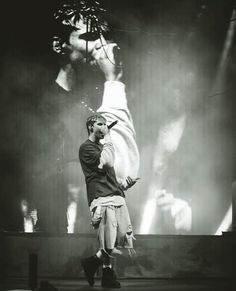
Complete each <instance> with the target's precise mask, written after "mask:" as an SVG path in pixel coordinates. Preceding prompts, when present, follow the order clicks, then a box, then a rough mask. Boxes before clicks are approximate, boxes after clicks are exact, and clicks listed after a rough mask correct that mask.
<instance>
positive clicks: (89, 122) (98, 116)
mask: <svg viewBox="0 0 236 291" xmlns="http://www.w3.org/2000/svg"><path fill="white" fill-rule="evenodd" d="M99 119H103V120H104V121H106V118H105V117H103V116H102V115H101V114H98V113H96V114H93V115H91V116H89V117H88V118H87V121H86V127H87V131H88V134H90V132H91V127H92V126H93V125H94V123H95V122H96V121H98V120H99Z"/></svg>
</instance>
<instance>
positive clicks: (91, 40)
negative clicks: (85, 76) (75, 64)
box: [69, 18, 101, 61]
mask: <svg viewBox="0 0 236 291" xmlns="http://www.w3.org/2000/svg"><path fill="white" fill-rule="evenodd" d="M75 26H76V28H77V30H74V31H72V32H71V34H70V37H69V44H70V58H71V61H77V60H83V59H85V58H86V55H87V56H91V54H92V53H93V51H94V50H95V49H96V47H100V46H101V42H100V38H99V35H98V34H95V33H91V32H90V27H89V26H88V27H87V25H86V21H85V20H84V19H83V18H81V19H80V20H78V21H77V22H76V24H75Z"/></svg>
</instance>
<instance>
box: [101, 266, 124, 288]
mask: <svg viewBox="0 0 236 291" xmlns="http://www.w3.org/2000/svg"><path fill="white" fill-rule="evenodd" d="M102 287H107V288H120V287H121V285H120V282H118V281H117V279H116V274H115V272H114V270H113V269H111V268H103V269H102Z"/></svg>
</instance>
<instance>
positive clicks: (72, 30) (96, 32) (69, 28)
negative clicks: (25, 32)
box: [53, 0, 108, 62]
mask: <svg viewBox="0 0 236 291" xmlns="http://www.w3.org/2000/svg"><path fill="white" fill-rule="evenodd" d="M104 11H105V10H104V9H103V8H101V6H100V4H99V2H98V1H95V0H94V1H93V0H91V1H82V0H80V1H77V2H75V1H68V0H67V1H66V3H64V4H63V5H62V6H61V7H60V8H58V10H57V12H55V13H54V18H55V34H54V37H53V50H54V51H55V52H57V53H59V54H64V55H68V56H69V58H70V61H72V62H75V61H78V60H79V61H83V60H84V59H86V58H87V57H89V56H90V55H91V54H92V52H93V51H94V49H95V48H96V47H99V46H101V39H100V36H101V35H102V34H103V33H104V32H107V30H108V28H107V23H106V22H105V21H104V20H103V15H104Z"/></svg>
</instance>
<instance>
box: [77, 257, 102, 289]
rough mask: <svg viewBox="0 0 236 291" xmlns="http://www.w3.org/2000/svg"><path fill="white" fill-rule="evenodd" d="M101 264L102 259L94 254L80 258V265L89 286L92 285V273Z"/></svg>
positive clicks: (93, 273)
mask: <svg viewBox="0 0 236 291" xmlns="http://www.w3.org/2000/svg"><path fill="white" fill-rule="evenodd" d="M101 264H102V261H101V260H100V259H99V258H97V257H96V256H92V257H89V258H86V259H83V260H81V265H82V267H83V269H84V274H85V277H86V279H87V281H88V283H89V285H90V286H93V285H94V275H95V273H96V271H97V269H98V267H99V266H100V265H101Z"/></svg>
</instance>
